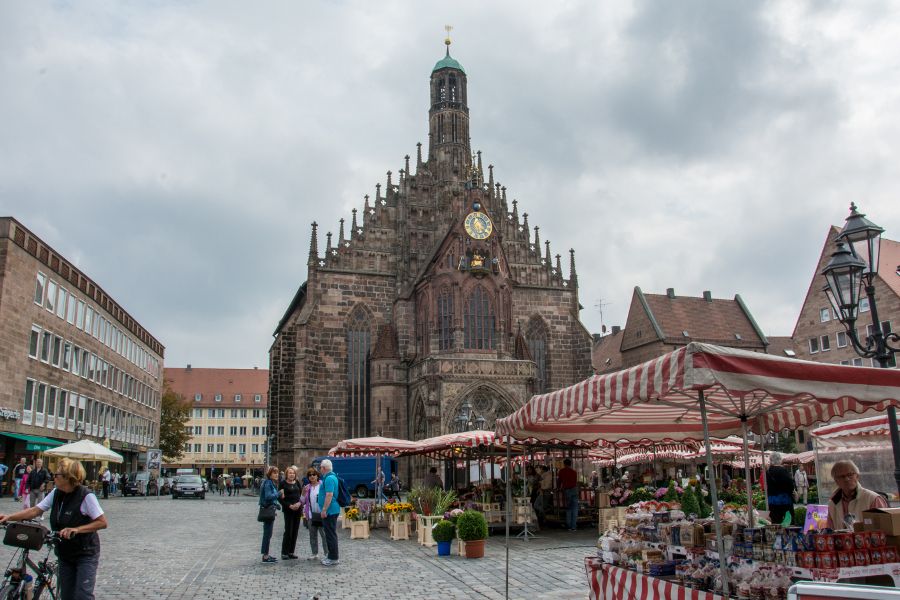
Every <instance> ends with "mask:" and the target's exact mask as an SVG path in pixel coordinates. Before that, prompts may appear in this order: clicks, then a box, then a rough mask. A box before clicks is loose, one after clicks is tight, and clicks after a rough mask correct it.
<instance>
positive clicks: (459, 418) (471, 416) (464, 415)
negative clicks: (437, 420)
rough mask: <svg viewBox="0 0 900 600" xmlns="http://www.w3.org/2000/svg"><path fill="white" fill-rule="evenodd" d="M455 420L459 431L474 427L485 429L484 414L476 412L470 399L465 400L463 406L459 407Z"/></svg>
mask: <svg viewBox="0 0 900 600" xmlns="http://www.w3.org/2000/svg"><path fill="white" fill-rule="evenodd" d="M453 421H454V423H455V424H456V432H457V433H462V432H463V431H470V430H472V429H477V430H481V429H484V425H485V423H486V419H485V418H484V417H483V416H481V415H479V414H476V413H475V411H473V410H472V403H471V402H469V401H468V400H466V401H464V402H463V404H462V406H461V407H460V408H459V414H458V415H456V418H455V419H454V420H453Z"/></svg>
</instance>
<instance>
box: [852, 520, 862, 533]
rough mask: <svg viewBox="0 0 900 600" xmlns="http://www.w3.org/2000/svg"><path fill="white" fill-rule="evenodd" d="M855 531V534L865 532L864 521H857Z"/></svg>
mask: <svg viewBox="0 0 900 600" xmlns="http://www.w3.org/2000/svg"><path fill="white" fill-rule="evenodd" d="M853 531H854V532H855V533H859V532H860V531H865V529H863V524H862V521H856V522H855V523H853Z"/></svg>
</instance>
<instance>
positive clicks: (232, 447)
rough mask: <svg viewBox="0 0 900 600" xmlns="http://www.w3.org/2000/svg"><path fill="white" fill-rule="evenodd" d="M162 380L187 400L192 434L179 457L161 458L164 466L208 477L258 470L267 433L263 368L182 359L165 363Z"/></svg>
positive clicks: (266, 379)
mask: <svg viewBox="0 0 900 600" xmlns="http://www.w3.org/2000/svg"><path fill="white" fill-rule="evenodd" d="M166 381H167V382H168V384H169V387H171V389H172V390H173V391H174V392H176V393H178V394H180V395H181V396H183V397H184V398H185V399H186V400H188V401H189V402H190V403H191V419H190V421H188V423H187V427H188V429H189V430H190V433H191V436H192V437H191V440H190V441H189V442H187V443H186V444H185V447H184V454H183V455H182V457H181V460H179V461H178V462H177V463H171V464H166V465H165V466H166V468H169V469H175V468H194V469H198V470H199V471H200V472H201V473H203V474H204V475H206V477H208V478H213V477H216V476H217V475H219V474H220V473H229V474H232V475H236V476H243V475H247V474H251V475H253V474H255V473H256V472H257V471H259V472H261V471H262V469H263V467H264V466H265V459H266V439H267V437H268V431H267V429H266V428H267V424H266V419H267V417H268V414H267V412H268V406H269V398H268V387H269V371H268V370H267V369H195V368H192V367H191V366H190V365H188V366H187V368H184V369H174V368H166ZM279 466H281V467H282V468H283V467H284V466H286V465H279ZM256 474H258V473H256Z"/></svg>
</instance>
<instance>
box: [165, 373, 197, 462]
mask: <svg viewBox="0 0 900 600" xmlns="http://www.w3.org/2000/svg"><path fill="white" fill-rule="evenodd" d="M190 418H191V405H190V403H189V402H188V401H187V400H186V399H185V398H184V396H182V395H181V394H178V393H176V392H175V391H173V390H172V388H171V387H169V382H168V381H167V382H165V384H164V387H163V395H162V402H161V410H160V417H159V448H160V450H162V454H163V458H164V459H165V461H166V462H174V461H177V460H179V459H180V458H181V456H182V454H183V453H184V445H185V444H186V443H187V442H188V441H190V439H191V438H192V437H193V436H192V435H191V434H190V433H189V432H188V430H187V427H186V424H187V422H188V420H189V419H190Z"/></svg>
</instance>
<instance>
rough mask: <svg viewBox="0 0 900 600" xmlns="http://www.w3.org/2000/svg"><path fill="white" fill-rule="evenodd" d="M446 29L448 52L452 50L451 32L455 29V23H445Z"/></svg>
mask: <svg viewBox="0 0 900 600" xmlns="http://www.w3.org/2000/svg"><path fill="white" fill-rule="evenodd" d="M444 30H446V32H447V39H445V40H444V43H445V44H446V45H447V52H450V44H451V43H452V42H451V41H450V32H451V31H453V25H444Z"/></svg>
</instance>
